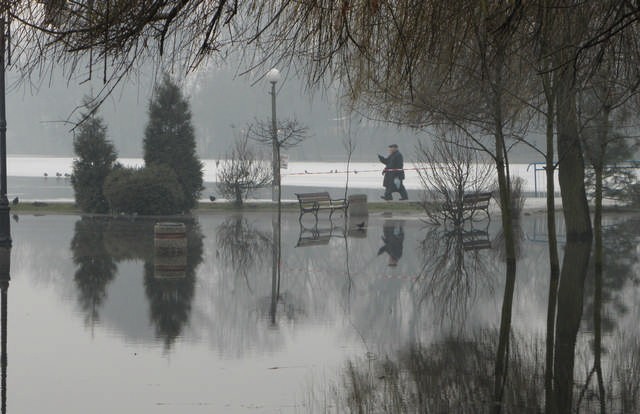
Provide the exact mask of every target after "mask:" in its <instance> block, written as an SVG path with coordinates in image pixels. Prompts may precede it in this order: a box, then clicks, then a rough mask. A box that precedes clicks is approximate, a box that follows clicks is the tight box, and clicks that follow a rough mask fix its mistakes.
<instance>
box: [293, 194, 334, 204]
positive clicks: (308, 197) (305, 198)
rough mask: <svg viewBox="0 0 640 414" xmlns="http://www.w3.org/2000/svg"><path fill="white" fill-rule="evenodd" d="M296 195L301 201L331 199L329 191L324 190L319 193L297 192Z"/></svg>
mask: <svg viewBox="0 0 640 414" xmlns="http://www.w3.org/2000/svg"><path fill="white" fill-rule="evenodd" d="M296 197H298V200H299V201H301V202H311V201H329V200H331V197H330V196H329V193H328V192H327V191H322V192H318V193H302V194H298V193H296Z"/></svg>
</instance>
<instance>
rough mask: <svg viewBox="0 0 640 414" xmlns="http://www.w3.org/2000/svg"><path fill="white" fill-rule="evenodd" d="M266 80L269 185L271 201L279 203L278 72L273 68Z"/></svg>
mask: <svg viewBox="0 0 640 414" xmlns="http://www.w3.org/2000/svg"><path fill="white" fill-rule="evenodd" d="M267 80H268V81H269V82H271V149H272V151H273V154H272V158H271V168H272V170H273V182H272V183H271V201H273V202H276V201H280V148H279V145H278V121H277V119H276V83H278V82H279V81H280V72H279V71H278V69H276V68H273V69H271V70H270V71H269V72H267Z"/></svg>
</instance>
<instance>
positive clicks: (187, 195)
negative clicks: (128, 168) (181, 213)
mask: <svg viewBox="0 0 640 414" xmlns="http://www.w3.org/2000/svg"><path fill="white" fill-rule="evenodd" d="M144 162H145V165H147V166H150V165H158V164H160V165H165V166H168V167H170V168H171V169H172V170H173V171H174V172H175V173H176V176H177V177H178V182H179V183H180V185H181V186H182V190H183V192H184V210H190V209H191V208H193V207H195V206H196V204H197V202H198V199H199V198H200V193H201V191H202V190H203V187H202V175H203V173H202V168H203V165H202V162H201V161H200V160H199V159H198V156H197V154H196V139H195V133H194V129H193V125H192V124H191V110H190V109H189V102H188V101H187V99H186V98H185V97H184V96H183V94H182V91H181V90H180V88H179V87H178V85H176V84H175V83H174V82H173V81H172V80H171V78H170V77H169V75H167V74H165V75H164V77H163V79H162V82H161V83H160V84H159V85H158V86H157V87H156V89H155V91H154V95H153V98H152V99H151V101H150V102H149V121H148V123H147V126H146V129H145V132H144Z"/></svg>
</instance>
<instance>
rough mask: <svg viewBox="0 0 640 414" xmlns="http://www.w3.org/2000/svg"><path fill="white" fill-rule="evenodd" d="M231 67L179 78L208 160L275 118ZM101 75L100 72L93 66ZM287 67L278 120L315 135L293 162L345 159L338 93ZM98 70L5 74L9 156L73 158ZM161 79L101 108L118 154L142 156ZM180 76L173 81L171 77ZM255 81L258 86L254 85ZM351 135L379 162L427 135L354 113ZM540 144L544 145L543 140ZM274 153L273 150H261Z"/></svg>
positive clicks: (520, 155)
mask: <svg viewBox="0 0 640 414" xmlns="http://www.w3.org/2000/svg"><path fill="white" fill-rule="evenodd" d="M235 69H236V67H235V66H233V65H220V64H214V63H211V64H209V65H208V66H207V67H206V68H203V69H202V70H200V71H199V72H198V73H195V74H190V75H189V76H188V77H186V78H183V79H182V80H180V79H176V81H178V83H180V84H181V85H182V87H183V92H184V94H185V95H186V96H187V97H188V99H189V101H190V104H191V111H192V122H193V125H194V128H195V132H196V139H197V148H198V154H199V156H200V157H201V158H203V159H219V158H224V155H225V153H227V152H229V151H230V150H231V146H232V143H233V140H234V137H238V136H240V134H241V133H242V131H243V130H244V129H245V128H246V126H247V124H248V123H249V122H252V121H254V120H255V119H262V120H264V119H270V117H271V98H270V95H269V91H270V84H269V83H268V81H267V80H266V79H261V80H257V81H256V80H255V79H250V77H249V76H237V75H236V70H235ZM95 72H99V71H97V70H96V71H95ZM281 72H283V79H282V80H281V81H280V82H279V83H278V84H277V89H278V95H277V115H278V118H279V119H285V118H292V117H295V118H297V119H298V121H300V122H301V123H302V124H304V125H306V126H308V127H309V132H310V135H311V137H310V138H309V139H307V140H306V141H304V142H303V143H302V144H300V145H299V146H298V147H296V148H292V149H289V150H286V151H283V153H286V154H288V155H289V161H291V162H296V161H345V160H346V150H345V147H344V144H343V142H344V139H345V136H346V132H345V131H347V129H348V119H349V118H348V116H347V115H346V113H345V112H341V111H340V109H339V105H337V101H338V96H339V92H338V91H337V90H327V91H315V92H314V93H313V94H312V93H310V92H309V91H308V90H306V89H305V87H304V84H303V82H302V81H301V80H300V79H297V78H296V77H294V76H293V75H291V74H286V73H284V72H285V71H281ZM100 77H101V76H100V74H97V73H94V80H93V81H90V82H85V80H86V79H85V78H82V77H77V78H73V79H67V78H65V77H64V76H63V74H62V73H52V74H50V76H49V77H48V78H45V79H44V80H42V84H39V85H34V84H32V83H29V82H22V83H21V84H19V85H16V84H15V81H16V78H17V76H16V74H15V73H12V72H11V69H9V71H8V73H7V85H8V92H7V122H8V125H7V128H8V129H7V152H8V154H9V155H50V156H73V155H74V154H73V145H72V137H73V135H72V131H71V129H72V127H73V123H72V122H70V121H75V120H77V119H78V117H79V112H78V111H76V112H75V113H74V109H77V108H78V106H79V105H80V104H81V103H82V100H83V97H84V96H85V95H91V94H92V91H94V92H95V93H96V94H97V92H98V91H99V90H100V88H101V87H102V84H101V82H100V81H99V79H98V78H100ZM159 78H161V77H160V76H154V74H153V72H152V71H149V72H148V73H137V74H134V75H132V76H130V77H129V78H128V79H126V80H125V81H124V82H123V83H121V84H120V85H119V86H117V87H116V89H115V90H114V92H113V93H112V95H111V96H110V97H109V98H108V99H107V101H106V102H105V103H104V104H103V106H102V107H101V109H100V111H99V114H100V116H102V118H103V119H104V121H105V124H106V125H107V128H108V129H107V135H108V138H109V139H110V140H111V141H112V142H113V143H114V144H115V147H116V150H117V151H118V155H119V157H141V156H142V139H143V136H144V128H145V125H146V123H147V105H148V101H149V99H150V96H151V93H152V91H153V85H154V82H155V80H156V79H159ZM174 79H175V78H174ZM252 83H254V84H253V85H252ZM350 119H351V136H352V140H353V142H354V143H355V145H356V149H355V152H354V154H353V158H352V160H353V161H374V162H375V161H377V157H376V154H377V153H381V154H385V153H386V147H387V145H388V144H390V143H397V144H399V145H400V150H401V152H402V153H403V154H404V155H405V159H406V160H408V161H411V160H414V159H415V156H414V154H415V145H416V142H417V140H418V138H422V139H423V140H426V141H427V142H428V141H429V140H430V138H429V137H428V136H427V134H425V133H424V132H421V131H416V130H411V129H406V128H399V127H396V126H394V125H389V124H385V123H380V122H376V121H371V120H366V119H362V118H361V117H359V116H358V115H352V116H351V117H350ZM538 141H539V142H543V141H542V140H541V139H538ZM264 151H265V154H267V155H269V156H270V151H271V150H270V148H264ZM541 160H542V158H541V157H540V156H539V155H538V154H536V153H535V152H534V151H532V150H530V149H528V148H526V147H525V146H523V145H520V146H519V147H517V148H515V150H513V151H512V158H511V161H512V162H514V163H516V162H519V163H529V162H534V161H541Z"/></svg>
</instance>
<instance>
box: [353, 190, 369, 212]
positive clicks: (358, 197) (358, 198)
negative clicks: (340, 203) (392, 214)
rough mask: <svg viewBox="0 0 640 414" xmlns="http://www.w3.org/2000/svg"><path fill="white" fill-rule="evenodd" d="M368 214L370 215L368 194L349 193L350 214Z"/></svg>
mask: <svg viewBox="0 0 640 414" xmlns="http://www.w3.org/2000/svg"><path fill="white" fill-rule="evenodd" d="M368 215H369V208H368V207H367V195H366V194H351V195H349V216H350V217H365V216H368Z"/></svg>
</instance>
